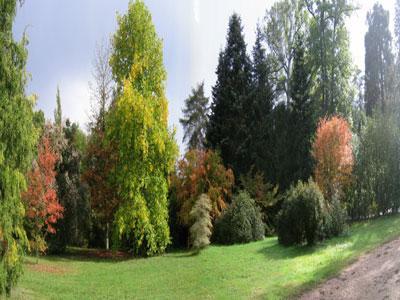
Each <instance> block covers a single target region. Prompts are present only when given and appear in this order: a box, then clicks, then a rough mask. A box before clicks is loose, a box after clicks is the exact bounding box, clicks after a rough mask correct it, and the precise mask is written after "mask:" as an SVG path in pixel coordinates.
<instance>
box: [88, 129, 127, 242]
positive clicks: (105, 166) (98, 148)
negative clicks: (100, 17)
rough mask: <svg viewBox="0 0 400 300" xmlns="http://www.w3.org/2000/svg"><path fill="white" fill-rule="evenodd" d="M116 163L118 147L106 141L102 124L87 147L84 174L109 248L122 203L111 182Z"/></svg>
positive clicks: (93, 132)
mask: <svg viewBox="0 0 400 300" xmlns="http://www.w3.org/2000/svg"><path fill="white" fill-rule="evenodd" d="M115 164H116V149H115V147H113V146H112V145H106V144H105V143H104V130H103V129H102V128H101V126H98V127H96V128H94V129H93V131H92V134H91V136H90V138H89V143H88V146H87V149H86V166H85V167H86V168H85V172H84V173H83V175H82V179H83V181H85V182H86V183H87V185H88V186H89V191H90V204H91V208H92V209H93V212H94V216H95V217H96V218H97V219H98V221H99V222H101V223H102V224H103V225H104V226H105V234H106V236H105V244H106V249H107V250H108V249H109V233H110V225H111V224H112V222H113V220H114V215H115V212H116V210H117V208H118V205H119V204H120V199H119V198H118V196H117V193H116V188H115V187H114V186H113V185H112V184H111V180H110V178H111V177H112V169H113V167H114V165H115Z"/></svg>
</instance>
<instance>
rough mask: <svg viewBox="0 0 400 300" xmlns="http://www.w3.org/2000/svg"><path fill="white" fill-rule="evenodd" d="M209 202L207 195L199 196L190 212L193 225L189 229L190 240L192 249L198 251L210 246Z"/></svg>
mask: <svg viewBox="0 0 400 300" xmlns="http://www.w3.org/2000/svg"><path fill="white" fill-rule="evenodd" d="M210 212H211V200H210V198H209V197H208V196H207V194H201V195H200V197H199V199H198V200H197V201H196V203H195V204H194V206H193V208H192V210H191V211H190V216H191V217H192V219H193V221H194V223H193V225H192V226H191V227H190V240H191V244H192V247H193V249H195V250H197V251H199V250H200V249H203V248H204V247H206V246H208V245H209V244H210V236H211V228H212V223H211V216H210Z"/></svg>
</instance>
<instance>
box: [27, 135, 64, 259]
mask: <svg viewBox="0 0 400 300" xmlns="http://www.w3.org/2000/svg"><path fill="white" fill-rule="evenodd" d="M57 160H58V157H57V154H56V153H55V151H54V150H53V148H52V145H51V141H50V138H49V137H48V135H46V134H43V136H42V138H41V140H40V142H39V145H38V157H37V160H36V161H35V162H34V164H33V168H32V170H31V171H30V172H29V173H28V175H27V179H28V189H27V190H26V191H25V192H24V194H23V195H22V196H23V200H24V203H25V209H26V227H27V234H28V237H29V242H30V247H31V251H32V250H33V251H35V253H36V255H38V254H39V252H44V251H45V250H46V248H47V245H46V235H47V234H48V233H51V234H54V233H56V229H55V228H54V225H55V224H56V223H57V220H58V219H60V218H62V217H63V215H62V213H63V207H62V206H61V205H60V203H59V202H58V199H57V191H56V181H55V176H56V172H55V170H54V167H55V164H56V162H57Z"/></svg>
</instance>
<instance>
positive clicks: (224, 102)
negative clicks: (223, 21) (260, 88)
mask: <svg viewBox="0 0 400 300" xmlns="http://www.w3.org/2000/svg"><path fill="white" fill-rule="evenodd" d="M216 74H217V82H216V84H215V86H214V87H213V90H212V95H213V102H212V104H211V115H210V120H209V126H208V129H207V135H206V138H207V142H208V145H209V146H210V147H211V148H213V149H217V150H219V151H220V153H221V157H222V159H223V162H224V163H225V164H226V165H227V166H228V167H231V168H232V169H233V171H234V173H235V175H239V174H241V173H246V172H247V169H248V168H249V165H248V163H249V162H248V157H247V154H248V153H247V151H246V150H247V148H246V144H247V143H248V141H247V138H248V128H247V126H246V119H247V117H246V113H247V109H248V108H247V107H246V102H247V98H248V95H249V92H250V87H251V63H250V59H249V57H248V55H247V53H246V43H245V41H244V36H243V27H242V22H241V19H240V17H239V16H238V15H237V14H233V15H232V16H231V17H230V19H229V28H228V36H227V42H226V46H225V49H224V50H223V51H222V52H220V54H219V61H218V67H217V71H216Z"/></svg>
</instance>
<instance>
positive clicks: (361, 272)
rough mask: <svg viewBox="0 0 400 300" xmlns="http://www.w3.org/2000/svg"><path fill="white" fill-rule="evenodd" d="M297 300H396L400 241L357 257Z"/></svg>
mask: <svg viewBox="0 0 400 300" xmlns="http://www.w3.org/2000/svg"><path fill="white" fill-rule="evenodd" d="M299 299H302V300H306V299H307V300H308V299H326V300H330V299H335V300H337V299H363V300H364V299H371V300H379V299H385V300H386V299H400V239H397V240H394V241H392V242H389V243H387V244H384V245H382V246H380V247H379V248H377V249H375V250H373V251H371V252H370V253H368V254H365V255H363V256H361V257H360V258H359V259H358V260H357V262H355V263H354V264H352V265H350V266H349V267H347V268H346V269H345V270H343V271H342V272H341V273H340V275H339V276H337V277H335V278H332V279H329V280H328V281H326V282H324V283H322V284H321V285H319V286H318V287H317V288H316V289H314V290H312V291H309V292H307V293H305V294H303V295H302V296H301V297H300V298H299Z"/></svg>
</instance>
